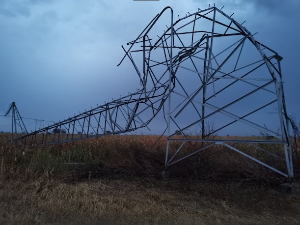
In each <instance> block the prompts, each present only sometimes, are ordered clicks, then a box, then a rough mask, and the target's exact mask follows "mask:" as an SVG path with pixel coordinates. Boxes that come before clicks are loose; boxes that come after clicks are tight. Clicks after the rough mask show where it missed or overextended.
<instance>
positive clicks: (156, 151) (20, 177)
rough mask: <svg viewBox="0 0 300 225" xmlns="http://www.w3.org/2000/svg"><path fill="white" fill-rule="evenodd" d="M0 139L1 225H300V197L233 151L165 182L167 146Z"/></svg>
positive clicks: (141, 141) (125, 140)
mask: <svg viewBox="0 0 300 225" xmlns="http://www.w3.org/2000/svg"><path fill="white" fill-rule="evenodd" d="M1 138H2V141H1V146H0V148H1V152H0V153H1V167H0V169H1V170H0V178H1V179H0V202H1V204H0V224H300V216H299V212H300V196H292V195H285V194H280V193H279V191H278V183H280V182H282V180H280V177H277V176H276V175H275V174H273V173H270V172H269V171H268V170H265V169H264V168H261V167H257V165H256V164H252V163H249V162H248V160H246V161H245V160H244V158H243V157H241V158H239V157H240V156H239V155H237V154H234V153H232V152H231V151H229V152H227V151H223V149H222V152H221V153H219V151H220V149H211V151H209V154H206V153H203V154H202V155H199V156H198V157H193V158H191V159H187V160H186V161H183V162H182V163H181V164H178V165H177V166H176V167H175V166H174V167H173V168H171V172H172V174H173V177H171V178H170V179H169V180H166V181H163V180H161V179H159V178H158V177H159V176H158V173H159V172H160V171H161V170H162V168H163V157H164V147H165V146H164V143H163V141H162V142H161V143H160V144H159V145H158V146H156V147H151V148H149V146H152V144H153V142H154V139H153V138H152V137H144V138H141V137H138V138H137V137H129V136H128V137H106V138H102V139H96V140H88V141H85V142H78V143H72V144H68V145H62V146H54V147H50V148H49V147H47V148H40V147H35V146H31V147H25V146H15V145H11V144H9V143H8V142H7V139H6V138H4V136H3V135H2V136H1ZM194 147H195V146H194ZM187 150H188V149H187ZM23 152H24V153H23ZM212 152H213V153H215V154H212ZM68 162H85V163H87V164H91V165H93V166H92V167H90V166H89V167H86V166H82V167H81V168H80V169H78V170H76V171H77V172H76V171H75V169H74V167H73V166H67V165H66V163H68ZM96 164H97V165H96ZM239 166H240V167H239ZM99 171H100V172H99Z"/></svg>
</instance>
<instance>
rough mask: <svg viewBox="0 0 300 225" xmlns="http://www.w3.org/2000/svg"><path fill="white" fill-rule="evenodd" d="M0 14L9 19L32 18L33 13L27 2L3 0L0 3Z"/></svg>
mask: <svg viewBox="0 0 300 225" xmlns="http://www.w3.org/2000/svg"><path fill="white" fill-rule="evenodd" d="M0 14H1V15H3V16H7V17H18V16H21V17H30V16H31V11H30V9H29V5H28V4H27V3H26V2H24V1H23V2H16V1H8V0H3V1H1V2H0Z"/></svg>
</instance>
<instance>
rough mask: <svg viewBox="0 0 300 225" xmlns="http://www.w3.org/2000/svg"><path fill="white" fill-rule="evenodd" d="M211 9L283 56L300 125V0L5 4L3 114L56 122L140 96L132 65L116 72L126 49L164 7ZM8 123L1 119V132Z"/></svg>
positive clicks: (0, 17) (11, 0) (292, 110)
mask: <svg viewBox="0 0 300 225" xmlns="http://www.w3.org/2000/svg"><path fill="white" fill-rule="evenodd" d="M213 3H215V4H216V6H217V7H218V8H221V7H222V6H224V9H223V11H224V12H225V13H226V14H228V15H231V14H232V13H235V14H234V15H233V18H234V19H235V20H237V21H238V22H240V23H242V22H243V21H246V23H244V26H245V27H246V28H247V29H248V30H249V31H251V32H252V33H255V32H258V34H257V35H256V36H255V37H256V40H258V41H260V42H262V43H264V44H265V45H267V46H269V47H270V48H272V49H274V50H275V51H277V52H278V53H279V54H280V55H281V56H282V57H283V61H282V72H283V80H284V82H285V83H284V88H285V94H286V102H287V110H288V113H289V114H290V115H293V116H294V117H295V118H296V119H297V121H298V122H300V113H299V112H300V104H299V96H300V89H299V84H300V82H299V81H300V78H299V77H300V72H299V60H300V57H299V53H298V51H299V50H300V44H299V40H300V31H299V27H300V14H299V10H300V1H299V0H288V1H278V0H263V1H261V0H215V1H214V2H210V1H204V0H201V1H200V0H184V1H182V0H180V1H179V0H178V1H175V0H173V1H171V0H160V1H153V2H143V1H133V0H114V1H108V0H105V1H104V0H102V1H101V0H85V1H83V0H1V1H0V30H1V35H0V74H1V82H0V96H1V98H0V115H3V114H5V112H6V110H7V109H8V107H9V105H10V104H11V102H13V101H15V102H16V104H17V107H18V109H19V111H20V113H21V115H22V116H23V117H26V118H34V119H43V120H47V121H58V120H62V119H64V118H68V117H70V116H72V115H74V113H75V114H78V113H79V111H80V112H82V111H84V110H85V109H90V108H91V107H95V106H96V105H97V104H99V105H101V104H103V103H104V102H105V101H106V102H108V101H111V99H112V98H114V99H115V98H118V97H119V96H120V95H125V94H127V93H128V92H135V91H136V89H137V88H139V80H138V77H137V75H136V74H134V73H131V71H132V70H131V67H132V66H131V64H130V63H129V62H128V61H127V62H126V63H127V64H124V65H122V66H120V67H117V64H118V63H119V62H120V60H121V58H122V57H123V50H122V48H121V45H123V44H126V43H127V42H129V41H132V40H133V39H135V38H136V37H137V35H138V34H139V33H140V32H141V31H142V30H143V28H144V27H145V26H146V25H147V24H148V23H149V22H150V21H151V20H152V18H153V17H154V16H155V15H156V14H157V13H159V12H160V11H161V10H162V9H163V8H164V7H166V6H171V7H172V8H173V10H174V14H175V15H177V14H178V15H180V16H183V15H185V14H186V13H187V12H190V13H192V12H195V11H197V9H198V8H201V9H204V8H207V7H208V5H209V4H211V5H213ZM167 23H168V21H166V24H167ZM24 122H25V123H26V126H28V127H29V130H32V129H34V126H35V121H33V120H24ZM10 125H11V123H10V120H9V118H3V117H2V116H1V117H0V131H1V130H3V131H9V129H10ZM39 125H40V124H38V126H39Z"/></svg>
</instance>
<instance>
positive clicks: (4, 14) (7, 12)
mask: <svg viewBox="0 0 300 225" xmlns="http://www.w3.org/2000/svg"><path fill="white" fill-rule="evenodd" d="M0 14H1V15H2V16H6V17H16V15H15V14H13V13H12V12H10V11H8V10H7V9H3V8H1V7H0Z"/></svg>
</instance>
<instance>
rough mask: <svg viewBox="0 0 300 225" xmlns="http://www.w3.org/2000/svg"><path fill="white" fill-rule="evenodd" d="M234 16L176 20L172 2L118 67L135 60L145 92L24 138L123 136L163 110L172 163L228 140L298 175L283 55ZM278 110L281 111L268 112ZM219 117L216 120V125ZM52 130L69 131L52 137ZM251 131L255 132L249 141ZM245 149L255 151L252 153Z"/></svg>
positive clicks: (206, 14)
mask: <svg viewBox="0 0 300 225" xmlns="http://www.w3.org/2000/svg"><path fill="white" fill-rule="evenodd" d="M232 15H233V14H232ZM232 15H231V16H228V15H227V14H225V13H224V12H223V11H222V9H218V8H217V7H215V6H214V7H210V8H207V9H204V10H201V9H198V10H197V11H196V12H195V13H188V14H187V15H186V16H184V17H182V18H180V17H179V16H178V19H176V20H175V19H174V16H173V10H172V8H171V7H166V8H165V9H163V10H162V12H161V13H159V14H157V15H156V16H155V17H154V18H153V20H152V21H151V22H150V23H149V24H148V25H147V26H146V27H145V29H144V30H143V31H142V32H141V33H140V35H138V37H137V38H135V39H134V40H133V41H131V42H128V43H127V48H126V47H124V46H122V48H123V50H124V52H125V55H124V57H123V58H122V60H121V62H120V63H119V65H121V64H122V63H123V62H125V61H127V62H130V63H131V64H132V65H133V68H134V70H135V71H136V73H137V75H138V79H139V80H140V84H141V88H140V89H139V90H138V92H136V93H133V94H130V95H128V96H126V97H123V98H120V99H118V100H115V101H112V102H110V103H106V104H104V105H102V106H100V107H97V108H94V109H92V110H90V111H86V112H84V113H82V114H80V115H77V116H74V117H72V118H69V119H67V120H64V121H62V122H59V123H56V124H54V125H52V126H49V127H46V128H43V129H41V130H38V131H35V132H33V133H31V134H28V135H26V136H23V137H22V138H20V139H19V140H23V141H24V140H27V139H29V138H31V139H32V140H33V139H35V138H36V137H37V134H41V135H40V136H42V137H39V143H41V144H51V143H62V142H67V141H73V140H78V139H85V138H90V137H98V136H102V135H107V134H120V133H125V132H130V131H133V130H136V129H138V128H142V127H147V126H148V125H149V123H150V122H151V121H152V120H153V119H154V117H155V116H156V115H157V114H158V113H159V112H161V113H162V114H163V118H164V123H165V127H163V125H162V130H164V132H163V134H162V135H167V147H166V158H165V165H166V167H169V166H171V165H173V164H175V163H177V162H179V161H181V160H183V159H185V158H187V157H189V156H192V155H194V154H196V153H198V152H200V151H202V150H205V149H207V150H209V149H210V148H212V147H214V146H216V145H218V146H219V145H222V146H223V147H224V148H228V149H231V150H233V151H235V152H238V153H240V154H242V155H244V156H245V157H248V158H249V159H251V160H253V161H255V162H257V163H259V164H261V165H263V166H265V167H267V168H269V169H271V170H273V171H275V172H277V173H279V174H281V175H283V176H286V177H288V178H290V179H291V178H293V176H294V174H293V164H292V149H291V142H290V137H289V123H288V116H287V112H286V105H285V100H284V91H283V84H282V73H281V67H280V62H281V60H282V57H281V56H280V55H279V54H278V53H277V52H275V51H274V50H272V49H270V48H268V47H267V46H266V45H264V44H262V43H260V42H258V41H257V40H256V39H255V34H252V33H251V32H250V31H249V30H247V29H246V28H245V27H244V26H243V24H244V22H243V23H238V22H237V21H235V20H234V19H233V18H232ZM166 22H167V23H169V24H168V25H166V24H165V23H166ZM274 108H276V110H277V111H278V113H277V114H276V115H275V114H273V115H271V114H269V112H270V111H274ZM161 109H163V110H161ZM272 116H273V117H272ZM266 117H272V118H271V119H270V118H269V119H268V120H265V119H264V118H266ZM212 121H214V122H215V124H216V125H217V127H213V129H211V127H209V124H210V123H211V122H212ZM161 124H163V123H161ZM53 129H57V130H60V131H61V129H64V130H65V131H66V132H65V133H61V132H59V133H58V134H49V132H50V131H51V130H53ZM76 132H77V134H76V135H75V133H76ZM245 133H248V134H250V136H248V137H247V138H245V136H246V135H245ZM229 134H230V135H229ZM259 134H261V135H259ZM78 135H79V136H78ZM199 142H200V143H201V144H200V147H199V148H198V147H197V149H194V150H193V151H192V152H191V151H190V150H189V151H187V148H186V146H187V145H188V143H199ZM174 146H175V147H174ZM197 146H198V145H197ZM244 146H248V147H250V148H251V149H253V151H252V152H245V151H244V150H243V149H244ZM189 149H190V148H189ZM257 151H260V152H261V154H267V155H266V156H265V157H264V159H267V158H268V157H275V158H277V159H278V160H279V161H280V162H281V163H283V164H284V167H280V168H278V166H277V164H276V165H269V164H268V162H265V161H264V160H263V158H257V157H256V155H257V154H256V155H255V154H252V153H253V152H257ZM266 161H268V160H266Z"/></svg>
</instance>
